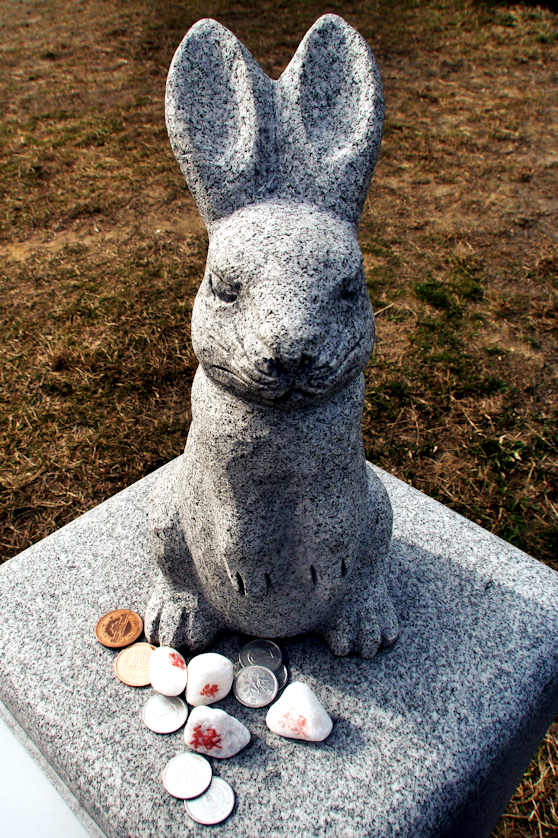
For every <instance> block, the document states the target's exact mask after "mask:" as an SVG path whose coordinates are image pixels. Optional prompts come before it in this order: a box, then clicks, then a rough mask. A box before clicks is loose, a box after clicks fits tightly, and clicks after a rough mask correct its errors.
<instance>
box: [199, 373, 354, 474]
mask: <svg viewBox="0 0 558 838" xmlns="http://www.w3.org/2000/svg"><path fill="white" fill-rule="evenodd" d="M363 396H364V377H363V376H362V375H360V376H359V377H357V378H356V379H355V380H354V381H352V382H351V383H350V384H348V385H347V387H345V388H344V389H343V390H341V391H339V392H336V393H334V394H332V396H331V398H330V399H329V400H327V401H324V402H320V403H317V404H310V405H308V406H305V407H299V408H293V409H292V410H286V409H284V408H275V407H270V406H265V405H258V404H252V403H249V402H247V401H244V400H243V399H241V398H239V397H238V396H236V395H235V394H233V393H230V392H228V391H226V390H224V389H223V388H222V387H221V386H219V385H217V384H215V383H214V382H213V381H212V380H211V379H210V378H209V377H208V376H207V375H206V374H205V372H204V371H203V369H202V367H201V366H200V367H198V371H197V372H196V376H195V378H194V383H193V386H192V425H191V428H190V434H189V441H188V445H187V451H188V449H189V448H190V453H191V454H192V453H193V452H192V451H191V446H201V447H202V449H203V450H204V453H205V457H207V459H208V461H210V462H212V463H213V465H214V466H216V467H217V468H218V469H219V466H221V467H224V468H226V464H227V461H228V460H229V459H230V458H231V457H234V458H237V457H238V456H239V455H240V456H242V455H245V456H247V457H249V458H250V468H251V469H255V470H259V466H258V462H259V461H260V462H261V470H262V471H264V470H265V469H268V470H269V469H270V468H271V469H273V470H276V469H277V468H280V469H281V471H289V470H291V469H293V470H296V471H297V472H298V473H299V474H303V473H304V472H312V471H313V470H314V468H313V467H312V466H313V464H314V465H315V466H319V467H320V468H321V469H325V470H326V471H330V469H334V468H338V467H339V466H342V468H343V469H344V470H345V471H346V470H350V469H351V465H353V466H354V467H355V468H357V469H359V470H361V469H362V468H363V467H364V451H363V444H362V433H361V418H362V404H363ZM196 459H197V457H196Z"/></svg>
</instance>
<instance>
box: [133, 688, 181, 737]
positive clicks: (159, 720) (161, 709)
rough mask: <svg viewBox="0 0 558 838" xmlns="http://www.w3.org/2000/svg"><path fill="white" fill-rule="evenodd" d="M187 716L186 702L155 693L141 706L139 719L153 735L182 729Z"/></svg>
mask: <svg viewBox="0 0 558 838" xmlns="http://www.w3.org/2000/svg"><path fill="white" fill-rule="evenodd" d="M187 716H188V708H187V707H186V702H184V701H182V699H181V698H178V697H177V696H173V697H170V696H167V695H159V693H155V695H152V696H151V698H148V699H147V701H146V702H145V704H144V705H143V710H142V711H141V718H142V721H143V723H144V725H146V727H148V728H149V730H152V731H153V733H172V732H173V731H175V730H178V728H179V727H182V725H183V724H184V722H185V721H186V718H187Z"/></svg>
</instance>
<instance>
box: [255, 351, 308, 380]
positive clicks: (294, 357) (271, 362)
mask: <svg viewBox="0 0 558 838" xmlns="http://www.w3.org/2000/svg"><path fill="white" fill-rule="evenodd" d="M313 360H314V359H313V356H312V355H311V354H310V353H308V352H281V353H280V354H279V353H278V354H276V355H273V356H270V355H267V356H264V357H263V358H261V359H260V361H259V363H258V368H259V370H260V371H261V372H263V374H264V375H267V376H269V377H270V378H280V377H281V376H282V375H294V374H295V373H301V372H304V371H305V370H306V369H307V368H308V367H310V366H311V365H312V363H313Z"/></svg>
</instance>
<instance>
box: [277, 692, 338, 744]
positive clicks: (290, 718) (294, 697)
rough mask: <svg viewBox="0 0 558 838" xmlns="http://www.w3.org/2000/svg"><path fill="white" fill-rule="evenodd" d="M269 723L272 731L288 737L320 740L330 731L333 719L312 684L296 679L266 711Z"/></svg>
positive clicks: (309, 740) (312, 740) (313, 740)
mask: <svg viewBox="0 0 558 838" xmlns="http://www.w3.org/2000/svg"><path fill="white" fill-rule="evenodd" d="M266 724H267V726H268V728H269V729H270V730H271V731H273V733H277V734H279V736H287V737H288V738H289V739H305V740H306V741H307V742H321V741H322V740H323V739H326V738H327V737H328V736H329V734H330V733H331V729H332V727H333V722H332V721H331V719H330V717H329V716H328V714H327V713H326V711H325V709H324V707H323V705H322V704H320V702H319V701H318V699H317V698H316V696H315V695H314V693H313V692H312V690H311V689H310V687H308V686H307V685H306V684H303V683H302V681H293V683H292V684H289V686H288V687H287V688H286V689H285V691H284V692H283V695H282V696H281V698H280V699H279V700H278V701H276V702H275V704H272V705H271V707H270V708H269V710H268V711H267V716H266Z"/></svg>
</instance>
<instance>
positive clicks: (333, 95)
mask: <svg viewBox="0 0 558 838" xmlns="http://www.w3.org/2000/svg"><path fill="white" fill-rule="evenodd" d="M276 106H277V134H276V136H277V144H278V149H279V159H280V163H281V190H282V193H283V195H285V196H286V197H288V198H291V199H293V198H294V199H297V200H301V201H304V200H309V201H311V202H312V203H314V204H316V205H317V206H319V207H322V208H323V209H326V210H330V211H332V212H333V213H334V214H335V215H338V216H340V217H341V218H345V219H347V220H348V221H351V222H353V223H354V224H358V220H359V217H360V213H361V211H362V206H363V204H364V199H365V198H366V193H367V191H368V185H369V183H370V177H371V175H372V171H373V169H374V164H375V162H376V158H377V157H378V151H379V148H380V141H381V139H382V126H383V121H384V100H383V93H382V82H381V79H380V74H379V72H378V68H377V67H376V62H375V61H374V56H373V55H372V53H371V52H370V48H369V46H368V44H367V43H366V41H365V40H364V38H363V37H362V35H359V33H358V32H357V31H356V29H353V27H352V26H349V24H348V23H346V22H345V21H344V20H343V19H342V18H340V17H338V16H337V15H332V14H327V15H323V17H321V18H319V19H318V20H317V21H316V23H315V24H314V25H313V26H312V28H311V29H310V30H309V31H308V32H307V33H306V35H305V36H304V38H303V40H302V41H301V43H300V46H299V47H298V49H297V51H296V53H295V55H294V57H293V59H292V61H291V62H290V64H289V66H288V67H287V69H286V70H285V71H284V73H283V74H282V76H281V78H280V79H279V81H278V82H277V96H276Z"/></svg>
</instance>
